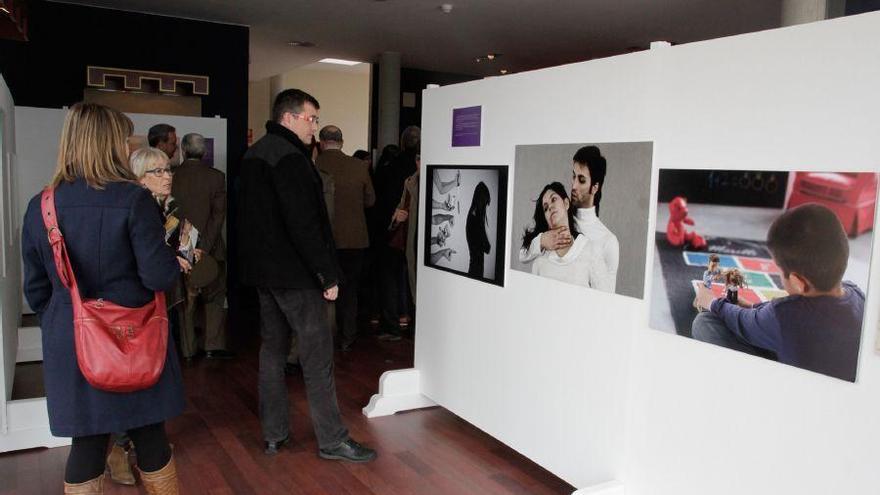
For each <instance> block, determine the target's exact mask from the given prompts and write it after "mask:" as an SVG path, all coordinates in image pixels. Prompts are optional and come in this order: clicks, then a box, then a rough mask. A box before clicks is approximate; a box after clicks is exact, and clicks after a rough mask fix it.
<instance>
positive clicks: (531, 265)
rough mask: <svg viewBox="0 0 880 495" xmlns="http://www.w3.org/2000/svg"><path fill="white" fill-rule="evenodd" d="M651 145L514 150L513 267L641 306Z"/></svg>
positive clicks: (631, 144) (565, 145) (566, 146)
mask: <svg viewBox="0 0 880 495" xmlns="http://www.w3.org/2000/svg"><path fill="white" fill-rule="evenodd" d="M651 157H652V143H650V142H647V143H646V142H638V143H602V144H554V145H529V146H517V147H516V169H515V190H514V205H513V237H512V239H511V268H513V269H514V270H518V271H521V272H527V273H531V274H534V275H539V276H542V277H546V278H552V279H555V280H559V281H561V282H566V283H570V284H574V285H580V286H583V287H589V288H591V289H596V290H600V291H603V292H609V293H615V294H620V295H624V296H629V297H635V298H639V299H641V298H642V297H643V295H644V280H645V266H644V265H645V264H644V258H645V247H646V243H647V229H648V204H649V197H650V183H651Z"/></svg>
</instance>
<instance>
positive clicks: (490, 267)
mask: <svg viewBox="0 0 880 495" xmlns="http://www.w3.org/2000/svg"><path fill="white" fill-rule="evenodd" d="M507 169H508V167H507V166H505V165H485V166H484V165H477V166H465V165H428V166H427V173H426V174H425V180H427V181H428V182H427V185H426V186H425V191H426V195H427V196H428V197H426V198H425V203H424V204H425V213H424V215H425V232H424V237H423V239H422V242H423V245H424V251H425V266H429V267H431V268H436V269H438V270H443V271H446V272H450V273H455V274H458V275H463V276H465V277H469V278H472V279H474V280H479V281H481V282H487V283H490V284H495V285H498V286H502V287H503V286H504V253H505V250H506V244H505V243H506V239H505V230H506V228H505V226H506V225H507Z"/></svg>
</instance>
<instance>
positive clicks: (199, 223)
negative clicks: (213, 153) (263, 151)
mask: <svg viewBox="0 0 880 495" xmlns="http://www.w3.org/2000/svg"><path fill="white" fill-rule="evenodd" d="M180 147H181V150H182V151H183V157H184V162H183V163H182V164H181V165H180V166H179V167H177V168H176V169H175V170H174V182H173V183H172V186H171V187H172V189H171V194H172V196H174V200H175V201H176V203H177V206H178V212H177V213H178V215H177V216H178V217H179V218H182V219H185V220H188V221H189V222H190V223H191V224H192V226H193V227H195V228H196V229H197V230H198V231H199V235H198V241H197V245H196V247H197V250H196V253H195V254H196V258H197V259H196V265H197V266H198V264H199V263H201V262H202V261H201V259H202V257H203V256H204V255H205V254H207V255H208V256H210V257H211V258H213V259H214V261H216V262H217V277H216V278H214V280H213V281H210V283H207V284H206V285H205V282H206V281H198V280H196V279H197V278H198V276H197V275H196V274H195V272H194V273H193V274H192V275H191V276H187V277H185V279H184V281H185V282H186V283H185V285H186V300H185V301H184V304H183V311H182V315H181V317H182V318H181V321H182V325H181V327H182V328H181V332H180V340H181V353H182V354H183V357H184V358H187V359H191V358H192V357H193V356H195V355H196V354H197V353H198V344H197V339H196V333H195V316H196V310H197V309H199V308H204V311H205V353H206V356H207V357H208V358H209V359H229V358H231V357H233V353H231V352H229V351H228V350H226V324H225V322H224V310H223V302H224V300H225V299H226V266H225V265H226V245H225V243H224V242H223V233H222V231H223V222H224V221H225V219H226V174H224V173H223V172H221V171H219V170H216V169H214V168H211V167H209V166H208V165H206V164H205V163H203V162H202V158H203V157H204V156H205V154H206V152H207V148H206V146H205V138H204V137H203V136H202V135H201V134H194V133H193V134H187V135H186V136H184V137H183V141H182V142H181V146H180ZM205 262H208V260H205Z"/></svg>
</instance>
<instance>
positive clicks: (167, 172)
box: [144, 167, 174, 177]
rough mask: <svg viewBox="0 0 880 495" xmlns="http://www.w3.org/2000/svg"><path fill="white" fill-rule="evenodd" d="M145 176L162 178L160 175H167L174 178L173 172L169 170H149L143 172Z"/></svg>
mask: <svg viewBox="0 0 880 495" xmlns="http://www.w3.org/2000/svg"><path fill="white" fill-rule="evenodd" d="M144 173H145V174H150V175H152V176H153V177H162V175H168V177H173V176H174V171H173V170H171V169H170V168H161V167H160V168H153V169H150V170H146V171H144Z"/></svg>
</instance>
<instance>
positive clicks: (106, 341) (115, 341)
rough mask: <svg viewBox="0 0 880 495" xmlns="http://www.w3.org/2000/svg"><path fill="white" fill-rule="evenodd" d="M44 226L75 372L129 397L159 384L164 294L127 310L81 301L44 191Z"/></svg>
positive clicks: (50, 192)
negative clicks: (65, 308)
mask: <svg viewBox="0 0 880 495" xmlns="http://www.w3.org/2000/svg"><path fill="white" fill-rule="evenodd" d="M42 196H43V202H42V212H43V223H44V224H45V225H46V231H47V232H48V236H49V245H50V246H51V247H52V254H53V255H54V257H55V269H56V270H57V271H58V277H59V278H60V279H61V283H62V284H63V285H64V287H66V288H68V289H69V290H70V297H71V299H72V301H73V332H74V347H76V360H77V362H78V363H79V370H80V371H81V372H82V374H83V376H84V377H85V378H86V381H88V382H89V384H90V385H91V386H93V387H95V388H97V389H101V390H106V391H108V392H133V391H135V390H141V389H145V388H148V387H151V386H153V385H155V384H156V382H157V381H159V377H160V376H162V369H163V368H164V367H165V355H166V351H167V348H168V315H167V313H166V310H165V294H164V293H162V292H156V295H155V298H154V299H153V301H152V302H150V303H148V304H146V305H145V306H141V307H140V308H126V307H124V306H120V305H118V304H114V303H112V302H110V301H105V300H103V299H86V300H83V299H82V298H81V297H80V293H79V287H78V286H77V284H76V277H74V275H73V266H72V265H71V264H70V258H69V257H68V256H67V247H66V246H65V244H64V236H63V235H62V234H61V230H60V229H59V228H58V221H57V214H56V212H55V190H54V189H52V188H49V187H47V188H46V189H44V190H43V194H42Z"/></svg>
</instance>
